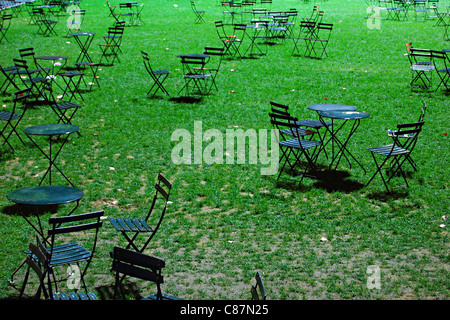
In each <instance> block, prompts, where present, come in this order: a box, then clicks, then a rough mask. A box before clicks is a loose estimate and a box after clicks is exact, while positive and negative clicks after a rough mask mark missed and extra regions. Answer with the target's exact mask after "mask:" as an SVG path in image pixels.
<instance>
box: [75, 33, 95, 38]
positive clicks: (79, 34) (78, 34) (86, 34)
mask: <svg viewBox="0 0 450 320" xmlns="http://www.w3.org/2000/svg"><path fill="white" fill-rule="evenodd" d="M96 34H97V33H96V32H75V33H71V34H70V35H71V36H72V37H79V36H93V35H96Z"/></svg>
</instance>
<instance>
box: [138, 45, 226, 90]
mask: <svg viewBox="0 0 450 320" xmlns="http://www.w3.org/2000/svg"><path fill="white" fill-rule="evenodd" d="M224 52H225V48H218V47H209V46H206V47H205V48H204V50H203V54H198V55H197V54H192V55H181V56H180V58H181V64H182V66H183V70H184V72H183V73H184V74H183V78H184V80H185V84H184V86H183V87H182V88H181V89H180V90H179V93H180V92H182V91H183V90H185V92H186V95H187V96H193V95H200V96H203V95H207V94H209V93H210V92H211V90H212V89H213V88H215V89H216V90H218V88H217V84H216V77H217V75H218V73H219V71H220V67H221V63H222V58H223V56H224ZM141 54H142V59H143V62H144V66H145V69H146V70H147V72H148V74H149V75H150V77H151V79H152V86H151V87H150V90H149V91H148V92H147V95H148V96H151V97H155V95H156V94H157V93H158V91H161V92H163V93H164V94H166V95H167V96H170V94H169V92H168V91H167V89H166V88H165V84H164V82H165V81H166V79H167V77H168V76H169V75H170V74H171V71H169V70H167V69H154V68H153V66H152V62H151V60H150V55H149V54H148V53H147V52H145V51H141ZM211 57H214V58H217V59H216V61H215V62H214V65H212V66H211V67H209V66H207V64H212V62H209V59H211Z"/></svg>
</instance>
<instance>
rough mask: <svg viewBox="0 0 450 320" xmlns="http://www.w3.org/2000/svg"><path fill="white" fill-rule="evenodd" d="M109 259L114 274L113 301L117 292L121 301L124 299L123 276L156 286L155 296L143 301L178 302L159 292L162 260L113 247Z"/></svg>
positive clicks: (162, 280)
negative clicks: (111, 260) (120, 296)
mask: <svg viewBox="0 0 450 320" xmlns="http://www.w3.org/2000/svg"><path fill="white" fill-rule="evenodd" d="M111 257H112V259H113V262H112V270H113V271H114V273H115V284H114V297H113V298H114V300H115V299H117V298H118V293H119V291H120V292H121V295H122V299H125V294H124V291H123V285H122V282H123V279H124V277H125V276H128V277H132V278H136V279H142V280H145V281H149V282H153V283H155V284H156V289H157V291H156V294H153V295H150V296H148V297H146V298H144V300H180V299H179V298H176V297H173V296H170V295H167V294H163V293H162V291H161V284H163V283H164V277H163V275H162V268H164V267H165V266H166V263H165V261H164V260H162V259H159V258H156V257H152V256H149V255H146V254H144V253H140V252H136V251H132V250H129V249H124V248H120V247H114V251H113V252H111Z"/></svg>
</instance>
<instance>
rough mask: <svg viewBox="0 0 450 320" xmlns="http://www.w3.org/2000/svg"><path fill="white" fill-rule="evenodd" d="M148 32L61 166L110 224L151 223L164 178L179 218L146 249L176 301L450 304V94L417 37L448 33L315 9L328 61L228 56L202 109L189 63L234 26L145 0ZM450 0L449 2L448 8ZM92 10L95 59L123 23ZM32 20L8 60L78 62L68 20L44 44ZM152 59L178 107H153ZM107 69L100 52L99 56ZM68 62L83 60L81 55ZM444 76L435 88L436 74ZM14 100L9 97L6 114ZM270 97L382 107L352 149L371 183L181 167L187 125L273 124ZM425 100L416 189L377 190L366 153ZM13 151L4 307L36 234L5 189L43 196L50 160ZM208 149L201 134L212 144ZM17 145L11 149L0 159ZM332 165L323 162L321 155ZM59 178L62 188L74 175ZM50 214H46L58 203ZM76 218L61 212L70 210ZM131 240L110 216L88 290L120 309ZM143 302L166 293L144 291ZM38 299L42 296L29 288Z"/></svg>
mask: <svg viewBox="0 0 450 320" xmlns="http://www.w3.org/2000/svg"><path fill="white" fill-rule="evenodd" d="M144 3H145V4H146V5H147V6H146V8H145V9H144V11H143V20H144V25H142V26H138V27H128V28H127V29H126V30H125V35H124V40H123V44H122V50H123V51H124V53H123V54H122V55H121V56H120V60H121V62H120V63H118V64H116V65H114V66H111V67H102V68H101V70H100V71H99V75H100V83H101V88H94V89H93V91H92V92H88V93H85V94H84V98H85V101H83V102H82V104H83V109H82V110H80V111H79V113H78V114H77V116H76V118H75V119H74V122H75V123H76V124H77V125H79V126H80V127H81V132H82V136H81V137H72V138H71V139H70V142H69V143H68V144H67V145H66V146H65V147H64V150H63V152H62V153H61V154H60V156H59V157H58V161H59V163H60V164H61V167H63V168H64V171H65V172H66V173H67V174H68V176H70V177H71V179H72V181H73V182H74V183H75V185H77V186H78V187H79V188H81V189H82V190H83V191H84V192H85V196H84V198H83V199H82V201H81V203H80V208H79V209H77V210H78V211H77V212H79V213H81V212H88V211H94V210H105V214H106V216H111V217H113V216H125V215H131V216H139V215H142V214H143V213H144V212H146V210H148V207H149V206H150V201H151V197H152V192H153V191H152V188H153V184H154V180H155V177H156V174H157V173H158V172H162V173H163V174H164V175H165V176H166V177H167V178H168V179H169V180H170V181H172V182H173V185H174V187H173V191H172V194H171V203H170V205H169V208H168V213H167V216H166V219H165V220H164V222H163V226H162V227H161V229H160V231H159V232H158V234H157V236H156V237H155V239H154V241H153V242H152V244H151V245H150V246H149V249H148V250H147V253H149V254H152V255H155V256H158V257H160V258H162V259H164V260H165V261H166V264H167V266H166V268H165V269H164V275H165V283H164V285H163V290H164V291H165V292H167V293H169V294H172V295H178V296H180V297H183V298H186V299H248V298H249V297H250V294H249V288H250V281H251V278H252V277H253V276H254V273H255V271H257V270H258V271H260V272H261V274H262V275H263V279H264V282H265V285H266V289H267V292H268V296H269V298H270V299H448V298H449V287H450V286H449V280H448V279H449V269H448V262H449V261H448V249H449V248H448V246H449V245H448V226H446V227H441V224H445V220H443V219H442V216H444V215H448V208H449V198H448V191H447V190H448V165H447V162H448V161H447V159H448V156H449V152H448V137H447V135H446V133H447V131H448V127H447V122H448V121H447V120H448V112H447V109H448V106H449V103H448V96H445V95H443V94H442V92H433V93H413V92H411V89H410V87H409V81H410V78H411V74H410V70H409V65H408V61H407V58H406V57H405V56H404V53H405V47H404V44H405V43H407V42H409V41H413V43H414V45H415V46H416V47H423V48H434V49H443V48H444V47H448V42H444V41H443V40H442V36H443V28H441V27H436V26H435V21H434V20H430V21H427V22H425V23H421V22H418V21H415V19H414V16H413V15H411V16H410V18H409V19H408V20H407V21H390V20H385V19H383V20H381V25H380V29H374V30H370V29H368V28H367V25H366V18H367V13H366V2H365V1H350V0H347V1H337V0H329V1H326V2H319V5H320V7H321V8H323V10H324V11H325V15H324V21H326V22H330V23H333V24H334V30H333V34H332V38H331V42H330V45H329V48H328V55H329V57H328V58H325V59H322V60H315V59H308V58H305V57H293V56H292V55H291V52H292V47H293V45H292V43H291V42H290V41H286V42H285V43H283V44H280V45H276V46H271V47H270V48H268V54H267V56H265V57H262V58H261V59H255V60H253V59H252V60H249V59H242V60H241V59H237V60H225V61H224V62H223V65H222V69H221V73H220V74H219V76H218V78H217V83H218V86H219V88H220V89H219V91H218V92H214V93H213V94H212V95H210V96H207V97H205V98H203V99H202V100H201V101H199V102H196V103H183V102H181V101H180V100H181V99H179V98H180V96H181V95H179V94H178V91H179V89H180V88H181V86H182V85H183V83H184V82H183V79H182V69H181V64H180V61H179V59H178V58H177V57H176V55H178V54H181V53H198V52H201V51H202V50H203V47H204V46H206V45H220V42H219V41H218V39H217V35H216V33H215V28H214V21H216V20H220V19H223V14H222V12H223V9H222V8H221V7H220V6H219V5H218V4H217V2H216V1H206V0H203V1H197V2H196V3H197V8H199V9H200V8H202V7H203V8H206V11H207V12H206V14H205V19H206V23H204V24H193V21H194V16H193V13H192V12H191V8H190V6H189V3H188V2H187V1H180V2H179V3H177V6H174V3H171V2H166V1H160V0H156V1H151V2H149V1H144ZM444 3H445V2H444ZM312 6H313V4H312V3H310V4H303V3H302V2H298V1H290V0H287V1H274V2H273V5H272V8H273V9H288V8H291V7H297V8H298V10H299V16H300V17H301V16H309V14H310V11H311V9H312ZM81 7H82V8H85V9H86V10H87V15H86V19H85V22H84V25H83V29H82V30H83V31H93V32H97V35H96V38H95V39H94V42H93V43H92V46H91V54H92V56H93V57H95V58H96V59H99V57H100V50H99V48H98V44H99V43H101V42H102V36H103V35H104V34H106V31H107V27H108V26H109V25H110V24H111V23H112V22H113V20H112V18H111V17H108V14H109V12H108V8H107V7H106V6H105V4H104V3H103V1H82V4H81ZM27 19H28V16H27V15H26V14H24V15H23V16H21V17H19V18H16V19H15V20H14V21H13V25H12V28H11V30H10V31H9V33H8V38H9V39H10V41H9V42H6V43H5V42H4V43H2V44H1V46H2V47H1V52H2V55H1V57H0V62H1V63H2V65H7V64H8V65H9V64H11V62H12V58H13V57H16V56H17V55H18V49H19V48H23V47H27V46H32V47H34V48H35V51H36V52H37V53H38V54H39V55H50V54H55V55H68V56H69V57H70V58H71V59H72V60H73V59H74V57H75V56H76V55H77V53H78V48H77V46H76V44H75V42H74V41H73V39H71V38H65V37H64V36H63V35H65V34H66V29H65V26H64V20H65V19H66V18H65V17H60V23H59V24H58V26H57V28H56V30H57V32H58V34H59V36H58V37H50V38H44V37H42V36H38V35H35V27H34V26H32V25H28V20H27ZM140 50H147V51H148V52H149V53H150V55H151V57H152V59H153V61H154V64H155V68H166V69H168V70H170V71H172V74H171V75H170V77H169V78H168V80H167V81H166V88H167V89H168V90H169V92H170V93H171V98H172V99H170V98H168V97H163V96H162V95H159V97H157V98H155V99H150V98H148V97H146V93H147V91H148V89H149V86H150V84H151V82H150V80H149V79H148V77H147V76H146V74H145V70H144V68H143V65H142V61H141V56H140ZM95 58H94V59H95ZM72 60H70V62H73V61H72ZM435 80H437V78H435ZM11 97H12V96H11V95H6V96H2V97H1V99H2V105H7V106H8V105H10V103H11V102H10V101H11ZM269 101H277V102H280V103H285V104H288V105H289V106H290V107H291V110H292V113H294V114H295V115H297V116H298V117H315V114H313V113H311V112H310V111H308V110H307V109H306V107H307V106H308V105H310V104H315V103H322V102H325V103H344V104H351V105H356V106H358V109H360V110H364V111H367V112H369V113H370V114H371V117H370V118H369V119H365V120H363V121H362V123H361V126H360V128H359V129H358V131H357V133H356V134H355V136H354V137H353V138H352V141H351V142H350V144H349V148H350V149H351V150H353V151H354V153H355V154H356V155H357V157H358V159H359V160H360V161H361V162H362V164H363V165H364V167H365V168H366V170H367V171H368V173H367V174H366V175H364V172H363V171H362V170H361V169H359V168H357V167H356V166H353V168H352V169H350V168H349V167H348V166H347V165H346V164H345V163H343V166H341V167H340V168H339V170H338V171H337V172H325V173H324V174H323V175H322V176H321V179H319V180H308V179H304V182H303V185H302V187H300V188H299V186H298V178H291V177H289V175H288V174H286V173H283V174H282V176H281V178H280V180H279V181H278V182H277V181H276V179H275V178H276V177H275V176H262V175H261V174H260V169H261V167H263V165H262V164H261V163H258V164H256V165H253V164H244V165H241V164H223V165H217V164H216V165H208V164H206V163H203V164H200V165H197V164H193V165H175V164H174V163H173V162H172V160H171V151H172V149H173V147H174V145H175V142H173V141H171V136H172V133H173V132H174V131H175V130H176V129H187V130H188V131H189V132H191V133H193V130H194V121H201V122H202V126H203V130H204V131H206V130H208V129H218V130H220V131H221V132H223V133H225V130H226V129H235V128H236V129H237V128H240V129H243V130H248V129H256V130H258V129H270V128H271V126H270V123H269V117H268V112H269ZM424 101H426V102H427V104H428V111H427V115H426V125H425V127H424V132H423V135H422V137H421V140H420V141H419V144H418V146H417V147H416V148H417V149H416V151H417V152H416V154H415V161H416V162H417V163H418V164H419V172H417V173H411V174H410V178H409V181H410V188H405V187H404V186H403V185H402V179H401V178H399V179H398V180H395V181H396V182H398V183H399V186H398V188H395V191H394V192H393V194H386V193H385V190H384V186H383V185H382V183H381V181H380V180H376V181H375V182H374V183H372V184H371V185H370V186H369V187H367V188H366V187H364V185H365V183H366V182H367V181H368V179H369V178H370V173H372V172H374V170H375V167H374V165H373V163H372V159H371V158H370V154H369V153H368V151H367V150H365V148H367V147H370V146H374V145H379V144H384V143H388V142H389V139H388V137H387V136H386V130H387V129H390V128H392V127H394V126H395V125H396V124H397V123H399V122H406V121H408V122H409V121H411V120H415V119H416V118H417V117H418V116H419V112H420V107H421V106H422V104H423V102H424ZM54 120H55V118H54V115H53V114H52V113H51V110H48V109H46V108H40V109H38V110H31V111H30V112H29V113H27V117H26V119H24V121H23V122H22V124H21V129H22V130H23V128H24V127H25V126H28V125H31V124H42V123H47V122H48V121H54ZM13 142H15V146H16V147H17V151H16V152H15V153H13V154H12V153H10V152H8V151H7V149H6V147H5V146H3V149H2V155H1V161H2V162H3V166H2V171H1V173H0V175H1V177H2V179H1V182H0V183H1V186H2V190H3V191H2V194H3V197H0V203H1V206H2V213H1V214H0V228H1V230H2V244H1V247H2V250H1V253H0V255H1V259H0V261H1V262H0V264H1V266H2V267H1V268H0V269H1V271H0V272H1V279H2V281H1V282H0V296H1V297H3V298H5V299H13V298H15V297H17V295H18V290H17V287H20V284H21V279H22V278H23V270H21V271H20V272H19V273H18V274H17V276H16V284H15V286H10V285H9V284H8V283H7V280H8V279H9V278H10V275H11V272H12V271H13V270H14V268H15V266H17V265H19V264H20V262H21V260H22V259H23V258H24V254H23V250H25V249H26V248H27V244H28V243H29V242H30V241H32V239H33V232H32V229H31V228H30V227H29V226H28V225H27V224H26V222H25V221H24V219H23V218H22V217H21V216H19V215H18V214H17V213H16V212H15V210H14V209H15V208H14V207H11V206H12V203H11V202H9V201H8V200H7V199H6V195H7V194H8V193H9V192H11V191H12V190H15V189H17V188H20V187H24V186H32V185H36V184H37V183H38V181H39V180H40V176H41V175H42V174H43V172H45V169H46V165H47V161H45V159H44V158H43V157H42V156H41V155H40V153H39V150H37V149H36V148H34V147H33V146H32V144H31V142H30V143H28V144H27V146H25V147H24V146H21V145H19V144H18V143H17V142H18V141H13ZM207 145H208V142H207V141H204V144H203V146H207ZM3 150H4V151H3ZM322 160H323V159H322ZM61 182H62V180H61ZM53 209H54V208H52V210H49V211H48V212H46V213H44V214H42V216H41V219H42V221H46V220H47V219H48V218H49V217H50V215H51V214H54V213H52V212H53V211H54V210H53ZM67 210H68V208H67V207H64V206H62V207H59V208H57V211H58V213H59V214H64V212H66V211H67ZM114 245H124V242H123V241H122V239H121V238H120V236H119V234H116V232H115V231H114V230H113V228H112V226H111V225H110V224H109V222H107V221H105V225H104V227H103V228H102V231H101V236H100V243H99V247H98V250H97V255H96V257H95V259H94V260H93V263H92V265H91V266H90V272H89V276H88V280H89V284H90V286H91V288H92V290H95V291H96V292H97V293H98V294H99V296H101V297H104V298H109V291H110V286H111V284H112V283H113V281H114V279H113V275H112V274H111V272H110V265H111V259H110V257H109V252H110V251H111V250H112V247H113V246H114ZM372 265H377V266H379V267H380V269H381V289H376V290H369V289H368V288H367V281H368V276H369V275H368V274H367V268H368V267H369V266H372ZM130 287H131V288H133V287H134V288H136V290H138V291H140V293H141V294H142V295H145V294H146V293H152V292H153V290H154V288H153V287H149V286H146V285H145V284H141V283H139V282H136V283H131V284H130ZM28 293H29V294H32V293H33V291H32V290H31V289H30V290H29V292H28Z"/></svg>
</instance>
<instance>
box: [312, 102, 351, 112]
mask: <svg viewBox="0 0 450 320" xmlns="http://www.w3.org/2000/svg"><path fill="white" fill-rule="evenodd" d="M308 109H310V110H314V111H333V110H342V111H353V110H356V107H355V106H349V105H346V104H331V103H323V104H313V105H310V106H308Z"/></svg>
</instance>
